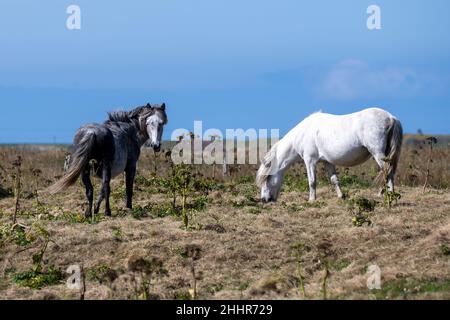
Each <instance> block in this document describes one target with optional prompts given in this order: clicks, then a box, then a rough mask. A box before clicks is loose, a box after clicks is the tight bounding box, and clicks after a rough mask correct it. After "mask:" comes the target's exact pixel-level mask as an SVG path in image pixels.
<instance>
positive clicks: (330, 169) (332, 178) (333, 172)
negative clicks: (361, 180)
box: [325, 162, 344, 199]
mask: <svg viewBox="0 0 450 320" xmlns="http://www.w3.org/2000/svg"><path fill="white" fill-rule="evenodd" d="M325 166H326V168H327V172H328V176H329V177H330V181H331V183H332V184H333V185H334V186H335V188H336V192H337V195H338V198H340V199H343V198H344V194H343V193H342V190H341V185H340V183H339V178H338V176H337V173H336V167H335V166H334V165H332V164H331V163H329V162H327V163H326V164H325Z"/></svg>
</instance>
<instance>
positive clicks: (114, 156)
mask: <svg viewBox="0 0 450 320" xmlns="http://www.w3.org/2000/svg"><path fill="white" fill-rule="evenodd" d="M167 122H168V120H167V114H166V105H165V104H164V103H163V104H161V105H156V106H151V105H150V104H147V105H146V106H142V107H138V108H135V109H133V110H131V111H117V112H110V113H109V114H108V120H107V121H105V122H104V123H103V124H95V123H94V124H88V125H85V126H83V127H81V128H80V129H78V131H77V133H76V135H75V138H74V143H73V154H72V157H71V161H70V166H69V168H68V171H67V173H66V174H65V176H64V177H63V178H61V180H59V181H58V182H56V183H55V184H54V185H52V186H51V187H49V188H48V189H47V191H48V192H49V193H50V194H56V193H58V192H61V191H63V190H65V189H67V188H68V187H69V186H71V185H73V184H75V182H76V181H77V180H78V177H80V176H81V180H82V182H83V184H84V186H85V187H86V197H87V199H88V207H87V209H86V212H85V216H86V217H91V216H92V206H93V197H94V187H93V185H92V182H91V178H90V175H91V171H92V170H93V171H94V172H95V175H96V176H98V177H99V178H102V180H103V185H102V189H101V190H100V194H99V197H98V200H97V202H96V205H95V208H94V214H97V213H98V212H99V211H100V205H101V203H102V201H103V200H105V205H106V208H105V214H106V215H107V216H111V208H110V202H109V198H110V193H111V188H110V181H111V178H113V177H115V176H118V175H119V174H121V173H123V172H125V174H126V191H127V192H126V193H127V208H129V209H132V207H133V203H132V198H133V184H134V179H135V175H136V167H137V162H138V160H139V156H140V153H141V147H142V146H143V145H144V144H145V143H146V142H147V141H148V140H150V145H151V147H152V148H153V149H154V150H155V151H156V152H159V151H160V149H161V139H162V135H163V129H164V126H165V125H166V124H167Z"/></svg>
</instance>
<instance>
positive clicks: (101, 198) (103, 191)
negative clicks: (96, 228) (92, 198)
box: [94, 186, 105, 214]
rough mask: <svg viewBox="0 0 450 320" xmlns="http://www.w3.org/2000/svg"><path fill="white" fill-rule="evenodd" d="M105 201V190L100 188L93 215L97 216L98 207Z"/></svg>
mask: <svg viewBox="0 0 450 320" xmlns="http://www.w3.org/2000/svg"><path fill="white" fill-rule="evenodd" d="M104 199H105V188H104V186H102V189H101V190H100V194H99V196H98V200H97V203H96V205H95V209H94V214H98V213H99V212H100V206H101V204H102V202H103V200H104Z"/></svg>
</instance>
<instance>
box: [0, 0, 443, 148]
mask: <svg viewBox="0 0 450 320" xmlns="http://www.w3.org/2000/svg"><path fill="white" fill-rule="evenodd" d="M70 4H77V5H79V6H80V8H81V30H73V31H70V30H68V29H67V28H66V19H67V17H68V15H67V14H66V8H67V7H68V6H69V5H70ZM371 4H377V5H379V6H380V8H381V15H382V16H381V19H382V29H381V30H375V31H369V30H368V29H367V27H366V19H367V17H368V15H367V14H366V9H367V7H368V6H369V5H371ZM449 13H450V2H448V1H446V0H432V1H427V2H426V1H421V0H408V1H400V0H397V1H392V0H389V1H385V0H383V1H381V0H371V1H365V0H354V1H350V0H342V1H331V0H327V1H325V0H316V1H308V2H306V1H298V0H280V1H274V0H271V1H266V0H246V1H237V0H190V1H186V0H145V1H144V0H142V1H140V0H134V1H132V2H130V1H101V0H96V1H91V0H71V1H63V0H44V1H39V2H38V1H32V0H28V1H25V0H2V2H1V4H0V110H1V114H0V143H17V142H20V143H45V142H48V143H52V142H58V143H64V142H70V141H71V140H72V136H73V134H74V132H75V131H76V129H77V128H78V127H79V126H81V125H82V124H84V123H88V122H101V121H103V120H104V119H105V113H106V111H110V110H116V109H120V108H131V107H134V106H138V105H141V104H145V103H147V102H151V103H159V102H162V101H164V102H166V103H167V105H168V112H169V121H170V123H169V125H168V128H167V130H166V138H167V137H169V136H170V133H171V131H172V130H174V129H176V128H186V129H189V130H190V129H192V128H193V121H194V120H203V122H204V127H205V128H219V129H225V128H268V129H270V128H279V129H281V133H286V132H287V131H288V130H289V129H290V128H292V127H293V126H295V125H296V124H297V123H298V122H300V121H301V120H302V119H303V118H304V117H305V116H307V115H308V114H310V113H311V112H314V111H317V110H319V109H322V110H324V111H326V112H331V113H348V112H352V111H357V110H359V109H362V108H365V107H369V106H380V107H384V108H386V109H387V110H389V111H391V112H392V113H393V114H395V115H396V116H398V117H399V118H400V119H401V120H402V121H403V124H404V127H405V130H406V131H408V132H413V133H414V132H416V131H417V130H418V129H419V128H420V129H422V131H424V132H425V133H432V134H438V133H450V122H449V119H450V90H449V89H450V37H449V36H448V30H450V19H448V14H449Z"/></svg>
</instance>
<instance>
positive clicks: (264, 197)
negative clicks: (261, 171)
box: [261, 173, 283, 203]
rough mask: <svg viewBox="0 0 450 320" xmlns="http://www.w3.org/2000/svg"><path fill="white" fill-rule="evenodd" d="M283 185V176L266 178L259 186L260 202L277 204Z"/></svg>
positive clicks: (278, 174)
mask: <svg viewBox="0 0 450 320" xmlns="http://www.w3.org/2000/svg"><path fill="white" fill-rule="evenodd" d="M282 184H283V176H282V174H280V173H277V174H274V175H271V176H268V177H267V179H266V181H265V182H264V183H263V184H262V186H261V201H262V202H264V203H268V202H277V200H278V197H279V195H280V191H281V185H282Z"/></svg>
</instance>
